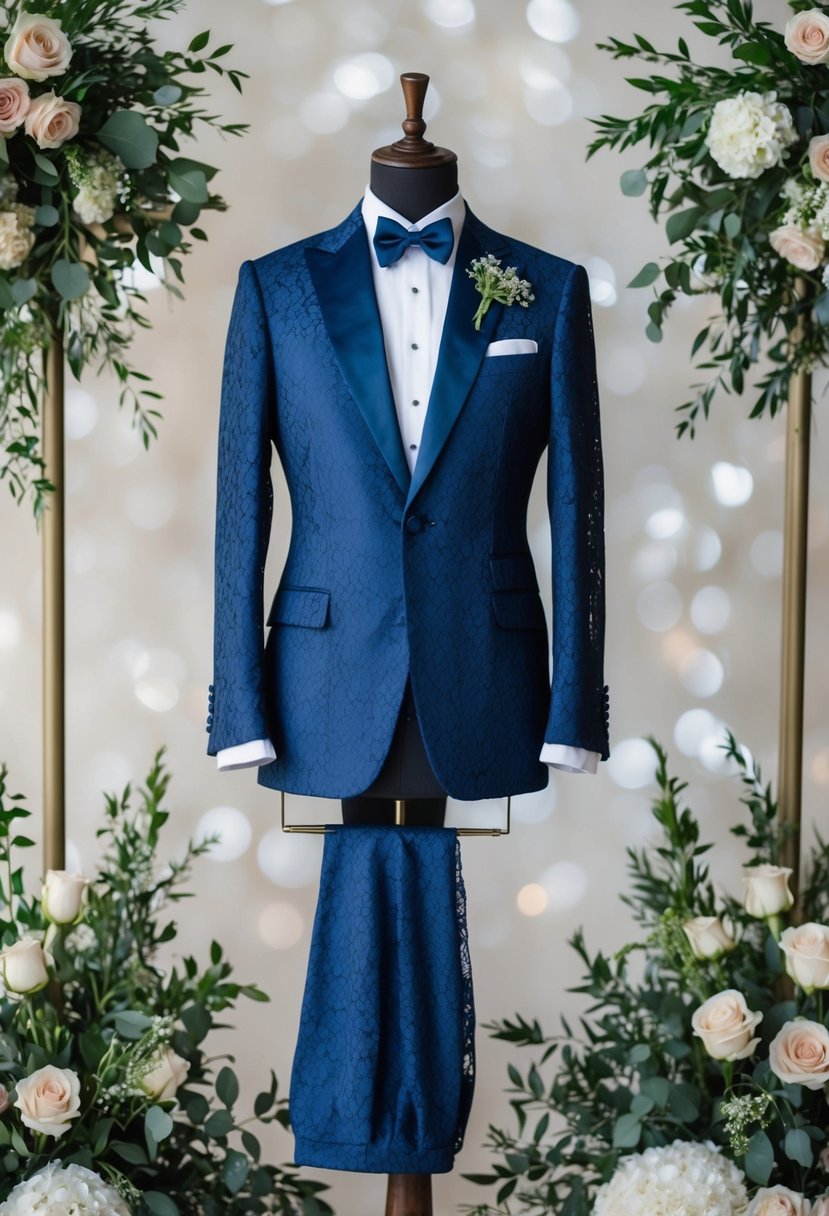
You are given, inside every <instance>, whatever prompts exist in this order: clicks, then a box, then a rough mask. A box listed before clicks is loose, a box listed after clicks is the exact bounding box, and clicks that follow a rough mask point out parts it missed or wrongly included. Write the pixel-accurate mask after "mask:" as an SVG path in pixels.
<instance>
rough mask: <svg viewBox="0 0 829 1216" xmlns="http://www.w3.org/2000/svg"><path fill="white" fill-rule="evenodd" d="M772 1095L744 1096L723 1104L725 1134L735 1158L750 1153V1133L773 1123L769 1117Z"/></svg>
mask: <svg viewBox="0 0 829 1216" xmlns="http://www.w3.org/2000/svg"><path fill="white" fill-rule="evenodd" d="M770 1103H771V1094H743V1095H740V1096H739V1097H736V1098H729V1099H728V1101H727V1102H723V1104H722V1107H721V1111H722V1114H723V1116H724V1117H725V1120H726V1123H725V1134H726V1135H727V1136H728V1139H729V1143H730V1144H731V1150H732V1152H733V1153H734V1156H735V1157H744V1156H745V1155H746V1153H747V1152H748V1142H749V1138H750V1137H749V1132H750V1131H751V1132H754V1131H756V1130H757V1128H758V1127H760V1128H764V1127H768V1125H769V1124H770V1123H771V1121H772V1115H773V1112H770V1113H769V1114H768V1115H767V1114H766V1111H767V1110H768V1107H769V1104H770Z"/></svg>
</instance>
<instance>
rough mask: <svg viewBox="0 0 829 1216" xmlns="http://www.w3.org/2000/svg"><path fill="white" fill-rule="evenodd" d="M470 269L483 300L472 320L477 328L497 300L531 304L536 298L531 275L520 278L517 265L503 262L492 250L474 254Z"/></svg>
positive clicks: (469, 273) (526, 306)
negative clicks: (482, 253) (480, 255)
mask: <svg viewBox="0 0 829 1216" xmlns="http://www.w3.org/2000/svg"><path fill="white" fill-rule="evenodd" d="M466 273H467V274H468V275H469V277H470V279H473V280H474V282H475V290H476V291H477V292H478V293H479V295H480V297H481V302H480V304H479V305H478V309H477V311H476V313H475V316H474V317H473V318H472V320H473V321H474V323H475V328H476V329H480V328H481V322H482V321H483V319H484V317H485V316H486V314H487V313H488V312H489V308H490V305H491V304H493V303H495V302H496V301H497V302H498V303H500V304H505V305H506V306H507V307H508V308H509V307H510V305H512V304H520V305H521V307H522V308H529V306H530V304H531V303H532V302H533V300H534V299H535V296H534V295H533V290H532V284H531V283H530V282H529V280H528V279H519V277H518V271H517V270H516V268H515V267H514V266H507V268H506V269H504V268H503V267H502V266H501V259H500V258H496V256H495V254H494V253H488V254H486V256H485V257H482V258H473V259H472V261H471V262H470V264H469V266H468V267H467V271H466Z"/></svg>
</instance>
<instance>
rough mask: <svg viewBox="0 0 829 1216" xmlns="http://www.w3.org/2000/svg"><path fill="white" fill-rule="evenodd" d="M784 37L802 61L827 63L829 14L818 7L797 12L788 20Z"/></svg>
mask: <svg viewBox="0 0 829 1216" xmlns="http://www.w3.org/2000/svg"><path fill="white" fill-rule="evenodd" d="M784 39H785V42H786V46H787V47H788V49H789V50H790V51H791V53H792V54H793V55H794V56H796V58H797V59H799V60H800V62H801V63H812V64H814V63H826V61H827V59H829V16H827V15H826V13H822V12H821V11H820V9H818V8H810V9H809V11H808V12H806V13H795V15H794V16H793V17H790V18H789V20H788V21H787V22H786V32H785V34H784Z"/></svg>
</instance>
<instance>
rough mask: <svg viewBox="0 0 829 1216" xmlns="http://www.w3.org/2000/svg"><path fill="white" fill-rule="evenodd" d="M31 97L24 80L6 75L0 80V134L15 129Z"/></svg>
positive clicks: (5, 133)
mask: <svg viewBox="0 0 829 1216" xmlns="http://www.w3.org/2000/svg"><path fill="white" fill-rule="evenodd" d="M30 101H31V98H30V97H29V86H28V85H27V84H26V81H25V80H17V79H16V77H14V76H8V77H6V78H5V79H3V80H0V134H2V135H10V134H11V133H12V131H16V130H17V128H18V127H19V126H20V124H21V123H22V121H23V119H24V118H25V117H26V114H27V113H28V110H29V104H30Z"/></svg>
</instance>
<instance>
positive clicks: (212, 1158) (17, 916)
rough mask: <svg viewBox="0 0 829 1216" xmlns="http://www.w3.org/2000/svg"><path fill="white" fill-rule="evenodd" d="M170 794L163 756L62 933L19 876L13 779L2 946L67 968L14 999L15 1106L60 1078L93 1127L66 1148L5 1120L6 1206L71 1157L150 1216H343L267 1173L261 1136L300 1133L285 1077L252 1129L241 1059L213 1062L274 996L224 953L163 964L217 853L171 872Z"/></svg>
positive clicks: (7, 1016) (109, 813)
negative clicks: (72, 1082) (195, 868)
mask: <svg viewBox="0 0 829 1216" xmlns="http://www.w3.org/2000/svg"><path fill="white" fill-rule="evenodd" d="M169 782H170V773H169V771H168V770H167V769H166V767H165V766H164V763H163V752H159V753H158V755H157V756H156V757H155V760H154V763H153V766H152V768H151V770H150V773H149V775H148V777H147V779H146V782H145V783H144V785H143V786H141V787H140V788H139V789H138V790H136V791H133V790H132V789H131V788H130V787H129V786H128V787H127V788H126V789H125V791H124V792H123V794H122V795H121V796H120V797H115V796H110V797H108V798H107V799H106V810H105V821H104V825H103V827H101V828H100V830H99V831H98V837H99V838H100V840H101V843H102V847H103V855H102V858H101V862H100V866H99V870H98V873H97V875H96V877H95V879H94V881H93V882H92V884H91V886H90V887H89V888H88V898H87V900H86V903H85V906H84V911H83V917H82V919H81V920H80V921H79V922H78V923H77V924H75V925H69V926H58V925H54V924H50V923H49V921H48V920H47V919H46V917H45V913H44V907H43V905H42V903H41V901H40V900H39V899H37V898H31V897H29V896H27V894H26V892H25V890H24V885H23V871H22V868H21V867H16V866H15V865H14V862H13V858H12V851H13V849H18V848H28V847H30V846H31V845H32V841H31V840H30V839H29V838H28V837H27V836H25V835H23V834H22V833H21V831H20V828H21V825H22V823H23V821H25V819H27V818H28V817H29V812H28V811H27V810H26V808H25V805H24V800H23V797H22V795H20V794H11V793H10V792H9V789H8V782H7V769H6V767H5V766H2V767H0V942H1V943H2V946H3V947H4V948H5V947H8V946H10V945H11V944H13V943H14V942H17V941H19V940H21V939H22V938H23V937H25V936H35V937H37V936H41V937H43V945H44V948H45V949H46V950H48V951H49V952H50V953H51V955H52V961H51V962H50V964H49V972H50V976H51V980H50V983H49V985H48V986H47V987H45V988H42V989H41V990H40V991H38V992H35V993H34V994H33V995H31V996H26V997H23V998H17V999H13V994H11V993H4V995H3V996H2V998H0V1056H1V1057H2V1071H3V1080H4V1082H5V1085H6V1086H7V1088H8V1089H9V1091H10V1095H11V1098H12V1101H14V1097H15V1093H14V1085H15V1084H16V1082H18V1081H19V1080H20V1079H21V1078H23V1077H25V1076H28V1075H30V1074H31V1073H32V1072H34V1071H35V1070H36V1069H38V1068H41V1067H43V1066H45V1065H47V1064H54V1065H56V1066H57V1067H59V1068H63V1069H69V1070H72V1071H73V1072H75V1073H76V1074H77V1075H78V1077H79V1078H80V1081H81V1109H80V1116H79V1117H78V1118H77V1119H75V1120H74V1121H73V1122H72V1124H71V1127H70V1129H69V1130H68V1131H66V1132H64V1133H63V1135H62V1136H61V1137H60V1138H59V1139H58V1140H57V1141H56V1142H53V1141H49V1142H47V1141H46V1137H45V1136H43V1135H39V1134H38V1133H36V1132H33V1131H31V1130H30V1129H29V1128H28V1127H27V1126H26V1125H25V1124H24V1122H23V1121H22V1118H21V1116H20V1112H19V1110H18V1108H17V1107H15V1106H12V1107H11V1109H10V1110H9V1111H7V1112H6V1113H5V1114H4V1116H3V1119H2V1121H0V1150H2V1151H0V1200H2V1199H5V1198H6V1197H7V1196H8V1195H9V1193H10V1191H11V1190H12V1189H13V1187H14V1186H15V1185H16V1184H17V1183H18V1182H20V1181H21V1180H22V1179H23V1177H24V1176H28V1175H30V1174H32V1173H35V1172H36V1171H37V1170H38V1169H40V1168H42V1167H43V1166H44V1165H45V1164H46V1163H47V1161H49V1160H50V1159H51V1158H52V1157H53V1156H54V1155H55V1148H54V1145H55V1144H56V1145H57V1155H58V1156H59V1157H60V1158H61V1159H62V1160H63V1161H64V1162H65V1163H68V1162H71V1161H74V1162H78V1163H80V1164H83V1165H86V1166H87V1167H88V1168H90V1169H94V1170H95V1171H96V1172H98V1173H99V1174H100V1175H101V1176H102V1177H104V1178H105V1179H106V1180H107V1181H109V1182H110V1183H111V1184H112V1185H114V1186H116V1187H117V1189H118V1190H119V1191H120V1193H121V1194H122V1195H123V1196H124V1198H125V1199H126V1201H127V1202H128V1204H129V1205H130V1206H131V1209H132V1210H133V1211H134V1212H135V1213H136V1216H141V1214H146V1213H156V1214H158V1216H167V1214H170V1213H179V1214H181V1216H184V1214H185V1213H187V1214H193V1216H195V1214H196V1213H198V1214H201V1216H219V1214H220V1213H221V1214H223V1216H224V1214H230V1216H233V1214H234V1213H235V1214H237V1216H255V1214H257V1213H280V1214H281V1216H288V1214H296V1216H300V1214H301V1216H331V1208H330V1207H329V1206H328V1204H327V1203H326V1202H325V1201H324V1200H323V1199H322V1198H321V1192H322V1191H324V1190H325V1189H326V1188H325V1187H324V1186H323V1185H322V1184H319V1183H315V1182H311V1181H310V1180H308V1179H304V1178H302V1177H300V1175H299V1174H298V1173H297V1171H296V1170H295V1169H294V1168H292V1167H280V1166H273V1165H269V1164H267V1163H266V1162H264V1161H262V1159H261V1148H260V1144H259V1140H258V1139H257V1137H256V1136H255V1135H254V1133H253V1130H252V1126H253V1125H254V1124H256V1123H258V1124H260V1125H268V1124H276V1125H278V1126H279V1127H281V1128H287V1127H288V1126H289V1120H288V1111H287V1105H286V1102H285V1100H284V1099H282V1098H280V1097H279V1094H278V1087H277V1080H276V1077H275V1076H274V1074H273V1072H271V1073H270V1076H269V1083H268V1087H267V1088H266V1089H265V1090H263V1091H262V1092H261V1093H259V1094H258V1095H257V1096H256V1098H255V1101H254V1104H253V1107H254V1109H253V1114H248V1113H245V1112H244V1111H239V1110H238V1109H237V1107H238V1103H239V1097H240V1090H239V1082H238V1079H237V1076H236V1073H235V1070H234V1068H233V1058H232V1057H221V1056H217V1055H215V1054H213V1053H211V1052H209V1048H208V1040H209V1037H210V1035H211V1033H212V1031H213V1029H214V1028H216V1027H219V1026H221V1027H227V1025H228V1021H227V1017H228V1014H229V1013H230V1014H232V1012H233V1010H234V1008H235V1006H236V1003H237V1001H238V999H239V998H240V997H243V996H244V997H248V998H249V999H252V1000H266V999H267V997H266V996H265V994H264V993H263V992H262V991H261V990H260V989H259V988H257V987H256V985H253V984H243V983H240V982H239V981H238V980H236V979H235V978H234V976H233V968H232V966H231V964H230V963H229V962H228V960H227V959H226V958H225V956H224V951H223V949H222V946H221V945H220V944H219V943H218V942H215V941H214V942H212V943H211V945H210V956H209V963H208V965H206V966H205V965H202V964H200V963H199V962H198V961H197V959H195V958H194V957H192V956H189V955H188V956H185V957H183V958H182V959H181V961H180V962H179V963H177V964H176V965H174V966H172V967H170V968H169V969H165V968H164V967H162V966H161V964H160V962H159V958H158V952H159V948H160V947H161V946H162V945H164V944H166V943H170V942H172V941H173V940H174V939H175V937H176V924H175V921H174V920H172V919H171V918H170V909H171V907H173V906H175V904H176V903H178V902H180V901H181V900H183V899H185V898H187V897H188V896H189V895H190V892H188V891H187V890H186V888H185V885H184V884H185V883H186V880H187V879H188V877H189V874H190V871H191V867H192V864H193V862H194V861H195V860H196V859H197V858H198V857H199V856H200V855H202V854H203V853H204V852H205V851H206V850H207V849H208V848H209V847H210V844H211V843H212V841H211V840H206V841H203V842H201V843H199V844H194V843H192V842H191V843H189V844H188V845H187V846H186V848H185V851H184V855H183V857H182V858H181V859H180V860H175V859H174V860H169V861H166V862H165V864H164V865H163V866H162V865H161V864H160V861H159V857H158V850H159V845H160V841H161V835H162V831H163V829H164V826H165V824H166V823H167V821H168V819H169V811H168V810H167V809H166V808H165V805H164V800H165V797H166V794H167V789H168V785H169ZM44 935H45V936H44ZM167 1053H172V1054H167ZM165 1056H166V1058H167V1059H168V1061H171V1062H172V1064H173V1065H174V1066H175V1067H176V1068H177V1069H178V1072H177V1073H176V1074H175V1077H176V1079H175V1080H174V1081H172V1082H171V1083H170V1084H171V1089H170V1090H165V1091H163V1092H162V1091H160V1090H159V1083H158V1080H157V1077H158V1074H157V1072H155V1077H156V1079H155V1080H154V1079H153V1073H154V1070H157V1067H158V1065H159V1061H161V1060H163V1059H164V1058H165ZM217 1066H219V1067H218V1072H215V1069H216V1067H217ZM173 1098H174V1099H175V1100H173Z"/></svg>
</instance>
